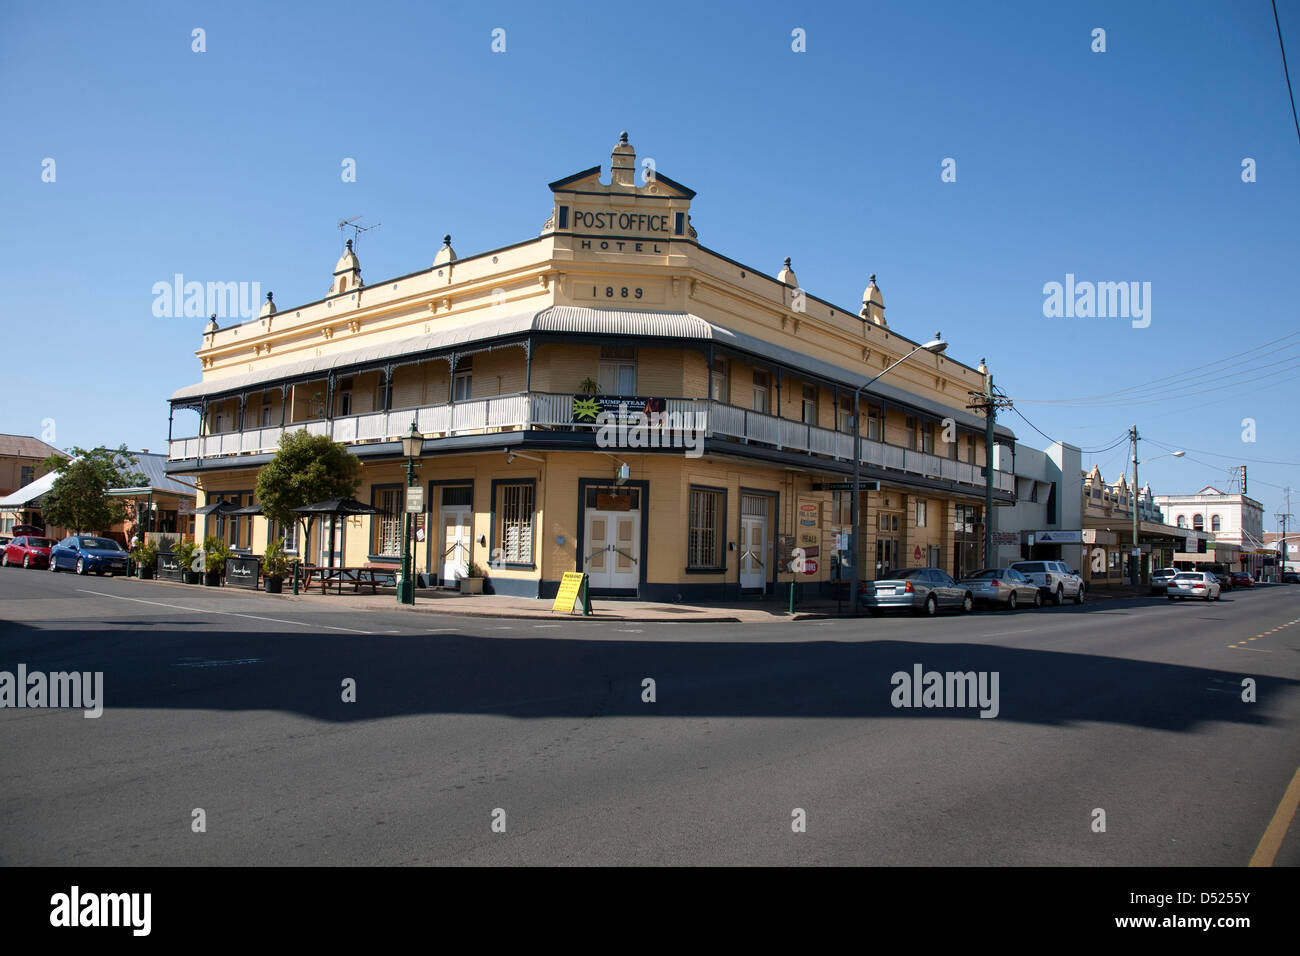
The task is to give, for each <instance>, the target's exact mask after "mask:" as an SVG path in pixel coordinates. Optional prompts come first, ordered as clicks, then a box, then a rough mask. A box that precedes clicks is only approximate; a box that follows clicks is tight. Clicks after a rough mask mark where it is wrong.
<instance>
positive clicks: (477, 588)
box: [460, 561, 484, 594]
mask: <svg viewBox="0 0 1300 956" xmlns="http://www.w3.org/2000/svg"><path fill="white" fill-rule="evenodd" d="M468 575H469V576H468V577H464V578H461V579H460V593H461V594H482V593H483V578H484V574H483V569H482V568H481V567H479V566H478V565H477V564H475V563H474V562H473V561H471V562H470V563H469V571H468Z"/></svg>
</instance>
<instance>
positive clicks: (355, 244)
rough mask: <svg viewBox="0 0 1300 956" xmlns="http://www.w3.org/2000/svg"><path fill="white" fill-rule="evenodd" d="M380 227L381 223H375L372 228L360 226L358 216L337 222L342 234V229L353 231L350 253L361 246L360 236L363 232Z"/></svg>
mask: <svg viewBox="0 0 1300 956" xmlns="http://www.w3.org/2000/svg"><path fill="white" fill-rule="evenodd" d="M382 225H383V223H382V222H377V223H375V224H374V225H373V226H364V225H362V224H361V217H360V216H353V217H352V218H351V219H340V220H339V232H342V231H343V230H344V229H351V230H352V231H353V236H352V251H353V252H355V251H356V250H357V249H358V248H359V247H360V246H361V234H362V233H363V232H369V231H370V230H371V229H378V228H379V227H380V226H382Z"/></svg>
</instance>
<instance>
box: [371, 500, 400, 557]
mask: <svg viewBox="0 0 1300 956" xmlns="http://www.w3.org/2000/svg"><path fill="white" fill-rule="evenodd" d="M404 490H405V489H402V488H380V489H376V491H375V497H374V504H375V507H376V508H378V509H379V514H377V515H374V517H373V524H372V525H371V527H372V529H373V530H372V534H373V540H372V541H371V542H370V553H371V554H381V555H383V556H385V557H392V558H398V557H401V555H402V515H403V513H404V509H403V504H404V497H403V491H404Z"/></svg>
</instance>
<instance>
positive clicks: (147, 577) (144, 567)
mask: <svg viewBox="0 0 1300 956" xmlns="http://www.w3.org/2000/svg"><path fill="white" fill-rule="evenodd" d="M135 570H136V572H137V573H138V574H139V577H140V580H141V581H152V580H153V566H152V565H149V564H141V565H139V566H137V567H136V569H135Z"/></svg>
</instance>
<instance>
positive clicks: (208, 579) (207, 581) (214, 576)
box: [203, 571, 221, 588]
mask: <svg viewBox="0 0 1300 956" xmlns="http://www.w3.org/2000/svg"><path fill="white" fill-rule="evenodd" d="M203 584H204V586H205V587H210V588H219V587H221V572H220V571H204V572H203Z"/></svg>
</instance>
